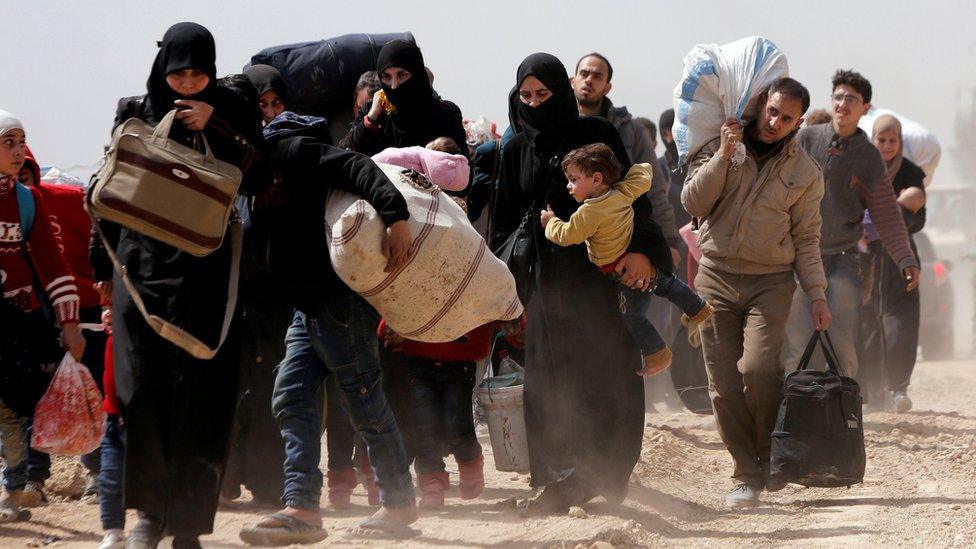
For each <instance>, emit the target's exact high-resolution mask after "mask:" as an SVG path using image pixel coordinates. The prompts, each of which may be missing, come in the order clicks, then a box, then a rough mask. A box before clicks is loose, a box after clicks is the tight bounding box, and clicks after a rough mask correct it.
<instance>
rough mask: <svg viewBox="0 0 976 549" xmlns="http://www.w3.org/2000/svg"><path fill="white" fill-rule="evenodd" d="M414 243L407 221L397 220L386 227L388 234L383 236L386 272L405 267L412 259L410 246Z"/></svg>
mask: <svg viewBox="0 0 976 549" xmlns="http://www.w3.org/2000/svg"><path fill="white" fill-rule="evenodd" d="M412 244H413V237H412V236H411V235H410V228H409V227H408V226H407V222H406V221H397V222H396V223H394V224H392V225H390V226H389V227H387V229H386V236H385V237H384V238H383V255H385V256H386V259H387V262H386V268H385V269H383V272H385V273H392V272H393V271H395V270H397V269H399V268H401V267H403V266H404V265H406V264H407V261H409V260H410V246H411V245H412Z"/></svg>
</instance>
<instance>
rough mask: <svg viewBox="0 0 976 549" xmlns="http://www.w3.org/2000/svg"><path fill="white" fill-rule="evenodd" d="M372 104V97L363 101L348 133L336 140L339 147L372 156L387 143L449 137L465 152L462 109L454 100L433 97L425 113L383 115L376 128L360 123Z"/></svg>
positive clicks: (410, 143) (406, 144)
mask: <svg viewBox="0 0 976 549" xmlns="http://www.w3.org/2000/svg"><path fill="white" fill-rule="evenodd" d="M372 105H373V103H372V101H370V102H369V103H366V104H365V105H363V108H362V109H360V111H359V114H358V115H356V120H355V122H353V123H352V126H351V127H350V129H349V134H348V135H346V137H345V138H344V139H342V141H340V142H339V146H340V147H343V148H346V149H351V150H354V151H356V152H361V153H363V154H365V155H367V156H372V155H374V154H376V153H378V152H380V151H382V150H383V149H385V148H387V147H412V146H415V145H419V146H421V147H423V146H424V145H426V144H427V143H430V142H431V141H433V140H435V139H437V138H438V137H450V138H452V139H454V142H455V143H457V146H458V148H460V149H461V153H462V154H464V156H468V148H467V146H466V145H465V142H466V137H465V133H464V126H463V125H462V123H461V109H459V108H458V107H457V105H455V104H454V103H451V102H450V101H444V100H443V99H435V100H434V102H433V103H432V104H431V106H430V109H429V111H428V112H427V114H426V115H425V116H422V117H413V118H411V119H410V120H404V119H402V118H401V117H400V116H398V115H397V113H393V114H392V115H390V116H385V117H383V119H382V120H381V121H380V127H379V129H372V130H371V129H369V128H367V127H366V125H365V124H364V123H363V118H365V117H366V115H367V114H368V113H369V109H370V108H371V107H372Z"/></svg>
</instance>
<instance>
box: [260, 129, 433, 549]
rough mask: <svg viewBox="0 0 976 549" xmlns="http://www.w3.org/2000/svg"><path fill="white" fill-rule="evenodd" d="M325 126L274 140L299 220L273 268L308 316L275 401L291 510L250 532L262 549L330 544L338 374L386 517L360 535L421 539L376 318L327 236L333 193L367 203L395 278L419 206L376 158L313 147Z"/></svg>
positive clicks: (268, 133) (278, 230)
mask: <svg viewBox="0 0 976 549" xmlns="http://www.w3.org/2000/svg"><path fill="white" fill-rule="evenodd" d="M286 115H287V116H286ZM314 124H315V119H313V118H311V117H301V116H297V115H294V114H293V113H284V114H282V115H279V116H278V117H276V118H275V119H274V120H272V121H271V122H270V123H269V124H268V125H267V126H266V127H265V129H264V134H265V140H266V142H267V144H268V146H269V151H268V153H269V154H270V157H271V161H272V165H273V166H274V167H275V171H276V174H277V175H276V187H278V190H279V191H280V192H281V194H282V196H281V198H282V201H283V207H284V208H285V210H286V214H287V215H283V216H282V219H284V220H285V221H284V222H283V223H282V226H279V227H275V229H274V231H273V233H272V245H271V262H272V268H275V269H281V270H282V274H283V276H285V277H286V278H288V279H289V282H288V284H287V285H288V288H287V290H288V292H289V294H290V295H291V297H292V300H293V302H294V305H295V307H296V311H295V318H294V321H293V322H292V325H291V327H290V328H289V329H288V333H287V336H286V338H285V343H286V346H287V350H286V354H285V359H284V360H283V361H282V362H281V364H280V365H279V366H278V373H277V378H276V381H275V389H274V397H273V402H272V409H273V411H274V414H275V418H276V419H277V421H278V425H279V428H280V430H281V436H282V438H283V439H284V442H285V463H284V469H285V493H284V495H283V497H282V501H283V502H284V504H285V508H284V509H283V510H281V511H279V512H277V513H274V514H273V515H271V516H269V517H267V518H265V519H264V520H262V521H261V522H259V523H258V524H255V525H253V526H248V527H246V528H244V529H243V530H242V531H241V538H242V539H243V540H244V541H246V542H248V543H251V544H258V545H289V544H296V543H316V542H319V541H321V540H322V539H324V538H325V537H326V536H327V532H326V530H325V529H324V528H323V527H322V518H321V514H320V512H319V499H320V497H321V492H322V473H321V471H320V470H319V458H320V448H321V434H320V426H321V406H320V405H319V403H318V402H317V400H316V392H317V391H318V390H319V388H320V387H321V386H322V383H323V381H324V380H325V378H326V376H328V375H330V374H331V375H333V376H335V378H336V383H337V385H338V387H339V389H340V394H341V398H342V405H343V407H344V408H345V409H346V411H347V412H348V414H349V417H350V419H351V420H352V423H353V426H354V427H355V429H356V431H357V432H358V433H359V434H360V435H361V436H362V437H363V439H364V440H365V441H366V446H367V451H368V453H369V458H370V462H371V463H372V465H373V468H374V469H375V471H376V483H377V485H378V486H379V489H380V501H381V503H382V505H383V507H382V508H381V509H380V510H379V511H378V512H377V513H376V514H375V515H373V517H371V518H370V519H368V520H367V521H366V522H364V523H363V524H362V525H361V526H360V529H361V531H362V533H363V534H365V535H371V534H376V533H379V534H381V535H391V534H392V535H411V534H413V533H415V531H414V530H411V529H409V528H407V525H408V524H410V523H412V522H414V521H415V520H416V519H417V511H416V506H415V501H414V491H413V486H412V485H411V479H410V470H409V463H408V461H407V458H406V454H405V452H404V449H403V442H402V440H401V438H400V433H399V431H398V429H397V425H396V422H395V421H394V418H393V413H392V412H391V410H390V406H389V404H388V403H387V401H386V398H385V395H384V393H383V390H382V387H381V375H380V364H379V356H378V349H377V340H376V333H375V330H376V317H375V316H374V314H373V313H372V311H371V309H370V308H369V306H368V305H367V304H366V303H365V302H363V300H362V299H361V298H360V297H359V296H358V295H356V294H355V293H354V292H353V291H352V290H350V289H349V287H348V286H346V284H344V283H343V282H342V281H341V280H340V279H339V277H338V276H336V274H335V271H334V270H333V268H332V265H331V262H330V260H329V250H328V246H327V243H326V235H325V230H324V215H325V202H326V197H327V195H328V191H329V190H330V189H341V190H344V191H347V192H350V193H353V194H356V195H358V196H361V197H362V198H364V199H365V200H366V201H368V202H369V203H370V205H372V207H373V208H374V209H375V210H376V211H377V212H378V214H379V216H380V217H381V218H382V219H383V221H384V223H385V225H386V226H387V235H386V238H385V240H384V243H383V247H384V252H385V253H386V255H387V257H388V258H389V261H388V264H387V265H386V270H387V272H392V271H394V270H396V269H398V268H400V267H402V266H403V265H404V264H405V263H406V262H407V261H408V260H409V257H410V246H411V236H410V231H409V229H408V228H407V224H406V220H407V218H408V217H409V214H408V212H407V204H406V201H405V200H404V198H403V196H402V195H401V194H400V192H399V191H398V190H397V189H396V187H394V186H393V183H392V182H391V181H390V180H389V179H388V178H387V177H386V175H385V174H384V173H383V172H382V170H380V169H379V167H378V166H376V164H375V163H373V161H372V160H370V158H369V157H367V156H364V155H361V154H358V153H354V152H350V151H345V150H342V149H338V148H335V147H332V146H329V145H326V144H324V143H322V142H321V141H319V140H317V139H315V138H312V137H307V136H308V135H309V134H310V133H313V132H311V131H310V130H312V129H313V128H312V126H314ZM279 184H280V185H279Z"/></svg>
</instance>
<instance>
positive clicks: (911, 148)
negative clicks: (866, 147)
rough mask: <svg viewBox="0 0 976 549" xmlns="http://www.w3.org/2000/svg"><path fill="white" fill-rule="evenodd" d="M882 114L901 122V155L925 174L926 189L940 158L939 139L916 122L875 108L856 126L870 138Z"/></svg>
mask: <svg viewBox="0 0 976 549" xmlns="http://www.w3.org/2000/svg"><path fill="white" fill-rule="evenodd" d="M882 114H890V115H892V116H894V117H895V118H897V119H898V121H899V122H901V140H902V144H903V147H902V151H903V154H904V155H905V158H907V159H909V160H911V161H912V162H914V163H915V164H916V165H917V166H918V167H919V168H922V171H923V172H925V186H926V187H928V186H929V185H930V184H931V183H932V176H934V175H935V168H937V167H938V166H939V160H940V159H941V158H942V145H941V144H939V139H938V138H937V137H935V135H933V134H932V132H930V131H929V130H928V129H926V128H925V126H923V125H921V124H919V123H918V122H915V121H914V120H911V119H908V118H905V117H904V116H902V115H900V114H898V113H896V112H895V111H889V110H887V109H879V108H877V107H871V110H869V111H868V113H867V114H865V115H864V116H862V117H861V121H860V122H858V124H857V125H858V127H859V128H861V129H862V130H864V133H866V134H868V137H869V138H870V137H871V134H872V133H873V132H874V121H875V120H877V118H878V117H879V116H881V115H882Z"/></svg>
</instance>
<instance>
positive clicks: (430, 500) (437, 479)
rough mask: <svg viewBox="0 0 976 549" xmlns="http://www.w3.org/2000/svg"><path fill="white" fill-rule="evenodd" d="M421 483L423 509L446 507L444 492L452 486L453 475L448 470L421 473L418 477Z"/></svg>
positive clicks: (420, 505) (418, 482)
mask: <svg viewBox="0 0 976 549" xmlns="http://www.w3.org/2000/svg"><path fill="white" fill-rule="evenodd" d="M417 484H419V485H420V492H421V496H420V503H419V507H420V508H422V509H440V508H441V507H444V492H446V491H447V489H448V488H450V487H451V477H449V476H448V474H447V471H441V472H439V473H421V474H420V476H419V478H418V479H417Z"/></svg>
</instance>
